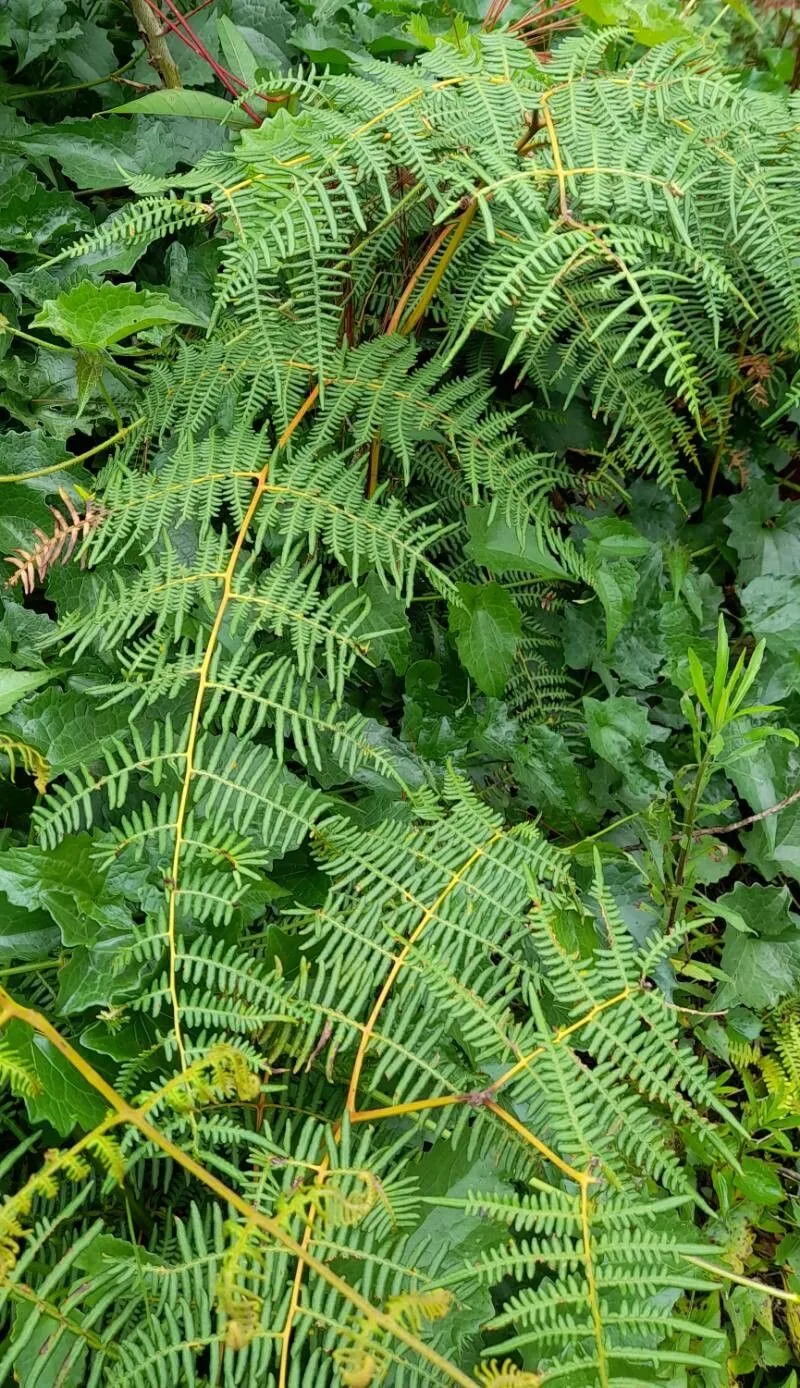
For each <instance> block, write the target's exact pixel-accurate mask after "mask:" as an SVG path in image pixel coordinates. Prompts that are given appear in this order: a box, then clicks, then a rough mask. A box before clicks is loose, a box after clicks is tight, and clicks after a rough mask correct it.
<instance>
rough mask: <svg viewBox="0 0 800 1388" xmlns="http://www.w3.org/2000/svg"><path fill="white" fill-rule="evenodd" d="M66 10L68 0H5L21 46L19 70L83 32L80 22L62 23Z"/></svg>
mask: <svg viewBox="0 0 800 1388" xmlns="http://www.w3.org/2000/svg"><path fill="white" fill-rule="evenodd" d="M66 14H67V5H66V0H5V6H4V13H3V15H2V18H3V20H4V21H5V27H6V32H7V33H8V35H9V38H10V40H11V42H12V43H13V44H14V47H15V48H16V50H17V55H18V58H19V62H18V64H17V71H18V72H19V71H20V70H21V69H22V68H24V67H27V65H28V63H32V62H34V60H35V59H36V58H40V57H41V56H42V54H44V53H50V52H51V50H52V49H53V48H55V46H56V45H57V44H60V43H63V42H64V41H65V40H67V39H72V38H75V37H76V36H77V35H78V34H80V25H78V24H74V23H73V24H70V23H69V22H68V21H67V23H65V24H62V20H63V19H64V17H65V15H66Z"/></svg>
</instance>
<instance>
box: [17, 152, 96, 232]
mask: <svg viewBox="0 0 800 1388" xmlns="http://www.w3.org/2000/svg"><path fill="white" fill-rule="evenodd" d="M0 177H1V176H0ZM91 226H92V217H91V214H90V213H89V212H88V210H87V209H86V208H85V207H83V206H82V204H81V203H80V202H79V201H78V199H77V198H76V197H74V196H73V194H72V193H70V192H67V191H66V189H56V188H45V187H43V185H42V184H41V183H40V182H39V180H38V179H37V178H34V176H33V174H32V173H30V172H29V170H27V169H17V170H16V171H15V172H14V173H12V174H11V175H10V176H9V177H6V178H5V179H4V180H2V181H0V251H28V252H36V251H38V250H40V249H41V247H42V246H45V245H47V246H48V247H49V248H50V249H51V250H52V251H56V250H58V249H59V248H60V246H61V245H62V244H63V243H66V242H69V241H72V240H74V239H75V238H76V237H77V236H80V235H82V234H83V233H85V232H86V231H88V230H89V228H90V227H91Z"/></svg>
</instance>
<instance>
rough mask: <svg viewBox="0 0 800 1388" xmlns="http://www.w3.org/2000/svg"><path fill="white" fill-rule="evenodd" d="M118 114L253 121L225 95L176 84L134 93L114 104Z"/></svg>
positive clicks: (250, 122) (229, 122)
mask: <svg viewBox="0 0 800 1388" xmlns="http://www.w3.org/2000/svg"><path fill="white" fill-rule="evenodd" d="M114 113H115V115H121V114H127V115H132V116H133V115H140V116H188V117H190V118H191V119H192V120H213V121H216V122H218V123H225V122H227V123H228V124H236V123H239V124H247V125H251V124H252V121H250V119H249V117H248V116H246V115H245V114H244V112H242V111H237V108H236V107H235V106H234V105H233V103H232V102H230V101H226V100H225V98H224V97H221V96H214V95H213V94H212V93H211V92H198V91H192V90H191V89H190V88H188V87H176V88H170V89H165V90H163V91H158V92H147V94H146V95H145V96H137V97H134V99H133V100H132V101H124V102H123V103H122V105H121V106H115V107H114Z"/></svg>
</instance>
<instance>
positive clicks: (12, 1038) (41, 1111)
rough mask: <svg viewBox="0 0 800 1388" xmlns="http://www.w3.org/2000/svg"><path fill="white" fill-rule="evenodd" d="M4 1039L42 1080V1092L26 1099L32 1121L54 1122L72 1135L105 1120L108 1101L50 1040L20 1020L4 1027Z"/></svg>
mask: <svg viewBox="0 0 800 1388" xmlns="http://www.w3.org/2000/svg"><path fill="white" fill-rule="evenodd" d="M3 1038H4V1040H5V1041H6V1042H7V1044H8V1045H9V1046H10V1047H11V1049H12V1050H13V1051H14V1053H15V1054H16V1055H17V1056H18V1057H19V1059H20V1060H21V1061H23V1062H24V1064H26V1065H27V1066H28V1067H29V1068H30V1069H31V1070H33V1072H34V1074H35V1075H36V1076H37V1078H38V1080H39V1085H40V1091H39V1093H38V1094H36V1095H34V1097H33V1098H31V1099H26V1100H25V1107H26V1108H27V1110H28V1114H29V1117H30V1119H31V1122H32V1123H51V1124H52V1126H53V1127H54V1128H55V1130H56V1132H57V1133H60V1134H61V1136H62V1137H68V1136H69V1134H70V1133H71V1132H72V1131H73V1129H75V1128H81V1129H83V1130H84V1131H85V1132H88V1131H89V1130H90V1129H91V1128H95V1127H96V1126H97V1124H98V1123H101V1122H102V1120H103V1118H104V1117H105V1115H106V1107H107V1106H106V1104H105V1101H104V1100H103V1099H101V1098H100V1095H99V1094H98V1093H97V1091H96V1090H95V1089H93V1088H92V1086H91V1085H90V1084H89V1083H88V1082H87V1081H86V1080H84V1079H83V1077H82V1076H81V1075H80V1073H79V1072H78V1071H77V1070H76V1069H75V1067H74V1065H72V1064H70V1062H69V1061H68V1060H65V1059H64V1057H63V1056H62V1055H61V1054H60V1053H59V1052H58V1051H57V1050H56V1048H55V1046H53V1045H52V1043H51V1042H50V1041H48V1040H46V1038H45V1037H43V1036H38V1035H36V1033H35V1032H33V1031H32V1030H31V1029H30V1027H27V1026H25V1024H24V1023H23V1022H18V1021H16V1020H15V1021H12V1022H9V1023H8V1025H7V1026H6V1027H5V1028H4V1029H3Z"/></svg>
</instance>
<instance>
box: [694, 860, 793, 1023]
mask: <svg viewBox="0 0 800 1388" xmlns="http://www.w3.org/2000/svg"><path fill="white" fill-rule="evenodd" d="M720 901H721V905H722V906H724V908H725V909H726V911H735V912H736V913H737V915H738V916H739V917H740V920H741V922H742V923H743V924H744V925H745V926H746V927H747V928H748V930H749V931H750V932H751V933H750V934H743V933H742V931H741V928H739V929H737V928H735V927H734V926H732V925H728V926H727V927H726V930H725V938H724V946H723V950H722V959H721V966H722V969H723V970H724V972H725V973H726V974H727V976H728V980H729V981H728V982H727V983H723V984H721V986H720V989H719V991H718V993H717V996H716V998H715V1004H714V1005H715V1007H720V1008H730V1007H734V1006H737V1005H739V1004H742V1005H743V1006H745V1007H750V1008H752V1009H753V1010H754V1011H756V1012H759V1011H761V1010H762V1009H764V1008H768V1007H774V1006H775V1004H776V1003H778V1002H780V1000H781V998H783V997H785V996H786V995H787V994H788V993H792V992H794V990H795V989H796V987H797V985H798V983H800V917H798V916H797V915H796V914H795V913H794V912H793V910H792V909H791V908H792V899H791V897H790V895H789V892H788V889H787V888H786V887H763V886H760V885H757V884H753V885H751V886H746V885H745V884H744V883H743V882H737V883H736V886H735V887H734V888H733V891H731V892H728V893H727V894H726V895H725V896H723V897H721V898H720Z"/></svg>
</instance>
